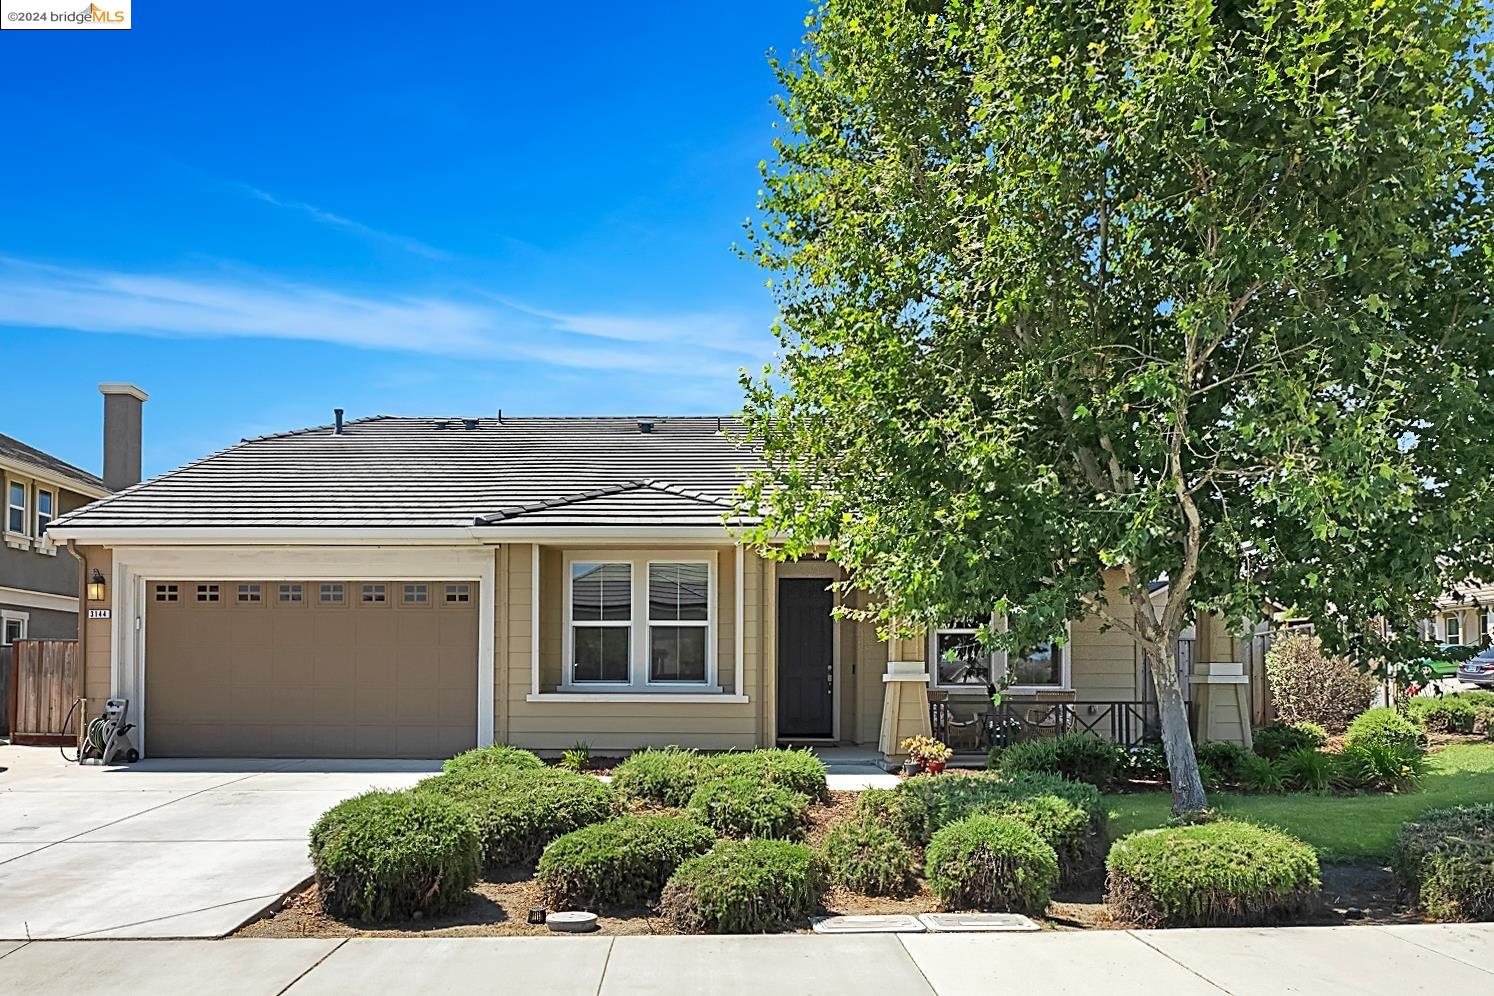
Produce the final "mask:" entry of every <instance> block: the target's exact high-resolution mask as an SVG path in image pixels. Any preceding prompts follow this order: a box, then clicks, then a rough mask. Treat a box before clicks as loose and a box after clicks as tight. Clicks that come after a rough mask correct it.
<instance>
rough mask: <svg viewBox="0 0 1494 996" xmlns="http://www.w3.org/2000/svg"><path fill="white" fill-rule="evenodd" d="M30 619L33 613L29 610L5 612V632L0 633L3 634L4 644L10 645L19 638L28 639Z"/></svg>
mask: <svg viewBox="0 0 1494 996" xmlns="http://www.w3.org/2000/svg"><path fill="white" fill-rule="evenodd" d="M30 619H31V614H30V613H28V612H11V611H7V612H5V613H4V622H5V626H4V630H3V633H0V636H3V640H4V642H3V645H4V646H7V647H8V646H10V645H11V644H12V643H15V642H16V641H17V640H24V639H26V624H27V622H29V621H30Z"/></svg>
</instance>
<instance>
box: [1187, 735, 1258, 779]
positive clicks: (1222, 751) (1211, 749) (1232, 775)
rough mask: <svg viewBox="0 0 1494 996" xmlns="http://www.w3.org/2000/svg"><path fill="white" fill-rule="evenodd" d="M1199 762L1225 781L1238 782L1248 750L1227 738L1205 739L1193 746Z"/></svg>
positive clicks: (1248, 754)
mask: <svg viewBox="0 0 1494 996" xmlns="http://www.w3.org/2000/svg"><path fill="white" fill-rule="evenodd" d="M1194 753H1195V755H1197V757H1198V763H1199V764H1207V765H1208V766H1209V767H1210V768H1212V769H1214V771H1215V772H1216V773H1218V775H1219V777H1220V778H1221V779H1222V780H1223V781H1225V782H1238V781H1239V780H1240V773H1241V772H1242V771H1243V770H1244V768H1245V765H1246V763H1247V758H1249V757H1250V756H1251V755H1250V751H1248V750H1246V749H1245V748H1244V747H1241V746H1240V745H1239V744H1236V743H1230V742H1229V741H1228V740H1205V741H1204V742H1203V743H1201V744H1199V745H1198V746H1197V747H1195V748H1194Z"/></svg>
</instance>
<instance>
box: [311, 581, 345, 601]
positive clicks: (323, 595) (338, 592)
mask: <svg viewBox="0 0 1494 996" xmlns="http://www.w3.org/2000/svg"><path fill="white" fill-rule="evenodd" d="M317 599H318V600H319V601H320V602H321V603H322V604H323V605H341V604H342V602H343V589H342V585H341V584H339V583H337V582H335V581H334V582H331V583H328V584H323V585H322V587H321V591H320V592H318V593H317Z"/></svg>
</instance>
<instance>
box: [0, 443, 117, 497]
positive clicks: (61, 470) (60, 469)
mask: <svg viewBox="0 0 1494 996" xmlns="http://www.w3.org/2000/svg"><path fill="white" fill-rule="evenodd" d="M0 440H6V441H8V442H10V443H13V444H15V445H16V446H18V447H19V448H20V449H22V450H24V451H26V453H34V454H35V455H36V456H38V457H42V458H44V459H46V460H50V461H52V462H53V463H55V464H56V465H57V466H56V467H47V468H44V469H47V470H52V471H55V472H57V473H58V474H74V475H76V477H77V480H80V481H82V482H84V483H85V484H96V485H97V486H99V487H103V486H104V479H103V478H102V477H100V476H99V475H98V474H95V473H92V472H91V471H87V470H84V469H83V468H82V467H79V466H78V465H77V464H73V463H68V462H67V461H66V460H64V459H62V458H61V457H59V456H56V455H54V454H51V453H48V452H47V451H46V450H44V449H42V448H40V447H38V446H32V445H31V444H30V443H28V442H26V441H25V440H24V439H17V438H16V437H15V436H12V435H10V434H9V433H5V432H0ZM31 462H35V461H31ZM38 466H41V465H40V464H38Z"/></svg>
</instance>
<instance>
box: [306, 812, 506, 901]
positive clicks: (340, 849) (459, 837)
mask: <svg viewBox="0 0 1494 996" xmlns="http://www.w3.org/2000/svg"><path fill="white" fill-rule="evenodd" d="M311 863H312V865H313V866H314V867H315V869H316V887H317V892H318V893H319V894H320V895H321V900H322V905H323V906H324V907H325V908H326V910H327V912H329V913H331V914H332V915H333V916H341V917H352V918H355V919H358V920H365V921H368V922H372V923H378V922H381V921H384V920H389V919H392V918H394V917H408V916H413V915H414V914H416V913H421V914H433V913H442V912H445V911H446V910H449V909H451V908H452V907H454V906H456V905H457V904H458V903H459V902H460V901H461V900H462V899H464V898H465V897H466V894H467V890H468V889H469V888H471V887H472V885H473V884H474V883H475V882H476V881H477V877H478V874H479V872H480V871H481V870H482V840H481V838H480V837H479V836H478V830H477V824H476V822H475V821H474V820H473V818H472V815H471V814H470V813H468V812H467V810H466V809H465V808H463V807H462V806H461V805H459V804H458V803H455V802H453V801H451V800H450V799H444V798H442V797H440V796H438V795H435V794H431V793H423V792H366V793H364V794H363V795H360V796H355V797H354V798H352V799H348V800H346V801H344V802H340V803H338V804H337V805H335V806H333V807H332V808H331V809H329V810H327V811H326V812H325V813H323V814H322V817H321V819H319V820H317V821H316V825H315V826H313V827H312V828H311Z"/></svg>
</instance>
